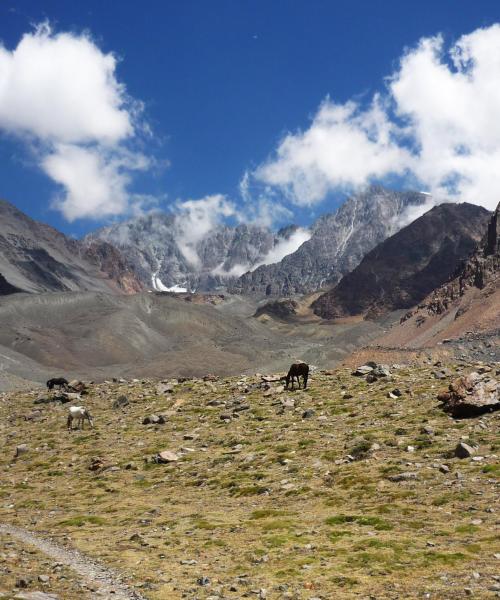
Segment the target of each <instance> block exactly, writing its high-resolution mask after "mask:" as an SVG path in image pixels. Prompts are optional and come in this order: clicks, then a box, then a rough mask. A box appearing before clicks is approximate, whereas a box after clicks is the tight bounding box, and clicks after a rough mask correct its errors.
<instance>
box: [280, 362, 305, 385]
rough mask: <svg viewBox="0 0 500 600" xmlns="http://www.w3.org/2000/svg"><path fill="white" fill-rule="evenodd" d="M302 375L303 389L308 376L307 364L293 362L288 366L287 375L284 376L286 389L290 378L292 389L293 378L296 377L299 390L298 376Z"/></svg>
mask: <svg viewBox="0 0 500 600" xmlns="http://www.w3.org/2000/svg"><path fill="white" fill-rule="evenodd" d="M301 375H302V379H303V380H304V389H306V387H307V378H308V377H309V365H306V363H295V364H293V365H292V366H291V367H290V370H289V371H288V375H287V376H286V386H285V387H286V389H288V384H289V383H290V378H291V379H292V390H293V389H294V388H293V379H294V377H295V379H297V384H298V386H299V390H300V379H299V377H300V376H301Z"/></svg>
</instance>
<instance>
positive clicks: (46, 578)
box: [38, 575, 50, 583]
mask: <svg viewBox="0 0 500 600" xmlns="http://www.w3.org/2000/svg"><path fill="white" fill-rule="evenodd" d="M49 580H50V578H49V576H48V575H38V581H40V582H41V583H48V582H49Z"/></svg>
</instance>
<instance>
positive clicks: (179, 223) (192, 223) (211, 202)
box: [175, 194, 236, 267]
mask: <svg viewBox="0 0 500 600" xmlns="http://www.w3.org/2000/svg"><path fill="white" fill-rule="evenodd" d="M175 208H176V210H177V217H176V235H175V237H176V242H177V245H178V247H179V250H180V251H181V252H182V254H183V255H184V257H185V259H186V260H187V261H189V262H190V263H191V264H192V265H194V266H196V267H198V266H199V265H200V264H201V261H200V258H199V256H198V253H197V251H196V246H197V244H198V242H201V240H203V239H204V238H205V237H206V236H207V235H208V234H209V233H210V232H211V231H212V230H213V229H215V227H216V226H217V225H219V224H220V223H221V222H222V221H223V220H224V219H226V218H228V217H231V216H234V215H235V214H236V208H235V206H234V204H233V203H232V202H230V201H229V200H228V199H227V198H226V197H225V196H222V195H221V194H215V195H213V196H206V197H205V198H202V199H201V200H187V201H185V202H178V203H177V204H176V207H175Z"/></svg>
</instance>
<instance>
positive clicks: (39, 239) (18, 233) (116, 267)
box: [0, 200, 140, 295]
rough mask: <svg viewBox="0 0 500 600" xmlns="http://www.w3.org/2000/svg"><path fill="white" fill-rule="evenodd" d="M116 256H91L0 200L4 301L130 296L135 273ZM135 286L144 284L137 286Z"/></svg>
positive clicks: (1, 290) (95, 252)
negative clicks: (74, 294) (12, 296)
mask: <svg viewBox="0 0 500 600" xmlns="http://www.w3.org/2000/svg"><path fill="white" fill-rule="evenodd" d="M113 250H114V253H115V254H114V258H113V259H111V255H112V254H113ZM113 250H112V249H111V247H110V248H108V249H107V250H106V251H104V250H101V251H98V250H97V249H94V250H92V251H89V249H88V248H87V247H86V246H85V247H84V246H83V245H82V244H81V242H79V241H78V240H73V239H71V238H68V237H66V236H65V235H64V234H62V233H61V232H59V231H57V230H56V229H54V228H53V227H50V226H49V225H45V224H44V223H39V222H37V221H34V220H33V219H30V218H29V217H28V216H26V215H25V214H24V213H23V212H21V211H20V210H18V209H17V208H15V207H14V206H13V205H12V204H9V203H8V202H5V201H3V200H0V273H1V276H2V280H3V282H2V283H1V284H0V295H4V294H6V293H13V292H14V291H25V292H34V293H40V292H48V291H84V290H85V291H105V292H110V291H113V292H128V291H130V290H129V288H133V287H134V285H135V284H134V283H133V279H134V275H133V271H132V270H131V268H130V267H128V266H126V261H125V260H124V259H123V257H121V258H120V257H119V256H118V251H117V250H116V249H113ZM105 256H106V260H105ZM136 285H140V284H139V283H138V282H137V281H136Z"/></svg>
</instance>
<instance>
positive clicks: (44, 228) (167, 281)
mask: <svg viewBox="0 0 500 600" xmlns="http://www.w3.org/2000/svg"><path fill="white" fill-rule="evenodd" d="M425 201H426V196H425V195H424V194H419V193H414V192H393V191H389V190H386V189H384V188H381V187H376V186H372V187H370V188H369V189H367V190H365V191H364V192H361V193H358V194H356V195H354V196H352V197H350V198H348V199H347V200H346V202H345V203H344V204H343V205H342V206H341V207H340V208H339V209H338V210H337V211H335V212H334V213H330V214H325V215H323V216H321V217H320V218H319V219H318V220H317V221H316V222H315V223H314V224H313V225H312V226H311V228H310V229H309V230H306V229H303V228H299V227H298V226H296V225H293V224H292V225H289V226H287V227H284V228H282V229H280V230H279V231H277V232H275V231H272V230H271V229H269V228H268V227H263V226H260V225H257V224H239V225H236V226H229V225H216V226H214V227H213V228H212V229H209V230H208V231H207V232H206V233H205V234H204V235H202V236H198V237H195V239H194V240H190V235H189V233H190V232H189V231H186V226H185V224H183V222H182V215H178V214H172V213H165V212H153V213H149V214H146V215H142V216H139V217H135V218H133V219H130V220H128V221H125V222H121V223H116V224H113V225H110V226H108V227H104V228H101V229H99V230H97V231H95V232H92V233H90V234H89V235H87V236H86V237H85V238H84V239H82V240H75V239H72V238H69V237H67V236H65V235H64V234H62V233H60V232H59V231H57V230H56V229H54V228H53V227H50V226H48V225H45V224H43V223H39V222H36V221H34V220H33V219H31V218H29V217H28V216H27V215H25V214H23V213H22V212H21V211H19V210H18V209H17V208H15V207H14V206H13V205H11V204H9V203H8V202H5V201H1V202H0V276H1V279H0V293H1V294H7V293H13V292H16V291H25V292H31V293H39V292H46V291H108V292H115V293H136V292H140V291H142V290H146V289H151V290H156V291H173V292H179V291H191V292H192V291H200V292H203V291H213V290H228V291H230V292H232V293H237V294H243V295H252V296H255V297H257V298H260V297H266V296H276V297H279V296H292V295H295V294H304V293H309V292H312V291H316V290H318V289H320V288H323V287H328V286H329V285H332V284H333V283H335V282H336V281H338V280H339V279H340V278H341V277H342V275H344V274H345V273H347V272H349V271H351V270H352V269H353V268H354V267H356V265H357V264H358V263H359V262H360V261H361V259H362V258H363V256H364V255H365V254H366V253H367V252H368V251H370V250H371V249H372V248H374V247H375V246H376V245H377V244H379V243H380V242H382V241H384V240H385V239H386V238H387V237H389V236H390V235H392V234H393V233H395V232H396V231H398V230H399V229H400V228H401V227H402V226H404V225H405V222H406V221H407V220H408V218H409V215H411V211H412V210H422V207H423V206H425Z"/></svg>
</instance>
